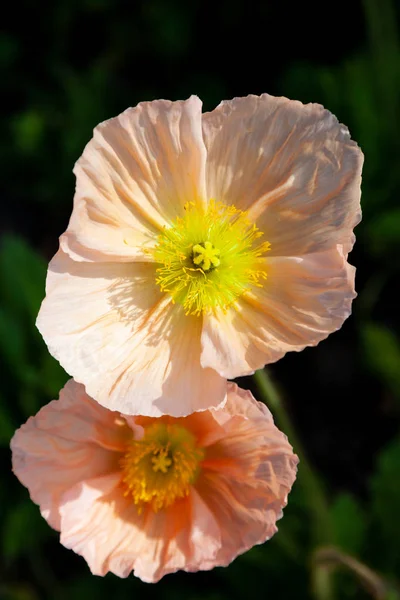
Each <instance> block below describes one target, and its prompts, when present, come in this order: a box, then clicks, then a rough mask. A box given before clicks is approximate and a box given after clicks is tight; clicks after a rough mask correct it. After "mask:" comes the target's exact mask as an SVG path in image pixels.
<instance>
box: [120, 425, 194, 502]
mask: <svg viewBox="0 0 400 600" xmlns="http://www.w3.org/2000/svg"><path fill="white" fill-rule="evenodd" d="M203 457H204V452H203V450H202V449H201V448H198V447H197V445H196V439H195V437H194V436H193V435H192V434H191V433H190V432H189V431H188V430H187V429H186V428H184V427H182V426H180V425H175V424H170V423H165V422H160V421H158V422H156V423H153V424H152V425H150V426H148V427H147V428H146V429H145V433H144V436H143V438H142V439H141V440H133V441H132V442H131V444H130V446H129V448H128V450H127V452H126V453H125V455H124V457H123V458H122V460H121V467H122V484H123V486H124V487H125V495H126V496H131V497H132V500H133V502H134V504H136V505H137V506H138V510H139V511H141V510H142V509H143V507H144V506H145V505H146V504H148V505H149V506H150V507H151V508H152V509H153V510H154V511H155V512H157V511H159V510H161V509H163V508H166V507H168V506H171V504H173V503H174V502H175V500H176V499H178V498H184V497H185V496H187V495H188V493H189V490H190V486H191V485H192V484H193V483H194V482H195V480H196V478H197V476H198V474H199V469H200V463H201V461H202V459H203Z"/></svg>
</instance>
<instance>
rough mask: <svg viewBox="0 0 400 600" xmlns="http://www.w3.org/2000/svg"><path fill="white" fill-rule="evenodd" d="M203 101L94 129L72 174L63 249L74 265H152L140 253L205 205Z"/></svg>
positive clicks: (136, 113) (128, 114)
mask: <svg viewBox="0 0 400 600" xmlns="http://www.w3.org/2000/svg"><path fill="white" fill-rule="evenodd" d="M205 160H206V150H205V147H204V142H203V138H202V131H201V101H200V100H199V98H197V97H196V96H192V97H191V98H189V100H186V101H183V102H170V101H167V100H156V101H153V102H142V103H140V104H138V106H136V107H135V108H128V110H126V111H125V112H123V113H122V114H121V115H119V116H118V117H115V118H114V119H110V120H108V121H105V122H104V123H101V124H100V125H98V126H97V127H96V128H95V130H94V136H93V139H92V140H91V141H90V142H89V143H88V145H87V146H86V148H85V150H84V153H83V155H82V157H81V158H80V159H79V160H78V162H77V164H76V166H75V169H74V172H75V175H76V177H77V184H76V194H75V199H74V210H73V213H72V217H71V221H70V223H69V226H68V229H67V231H66V233H65V234H64V235H63V236H62V238H61V247H62V249H63V250H64V251H65V252H67V253H68V254H69V255H70V256H71V257H72V258H74V259H75V260H89V261H107V260H118V261H132V260H141V261H142V260H150V259H151V257H150V256H149V254H147V253H146V252H145V248H146V247H148V246H152V245H154V243H155V239H156V236H157V234H158V232H159V231H160V230H161V229H162V228H163V227H164V226H165V225H167V224H168V223H169V222H171V221H172V220H173V219H175V217H176V216H177V215H179V214H181V213H182V211H183V205H184V204H186V203H187V202H188V201H191V202H195V201H197V200H198V201H201V202H203V201H204V199H205V196H204V185H205V179H204V170H205Z"/></svg>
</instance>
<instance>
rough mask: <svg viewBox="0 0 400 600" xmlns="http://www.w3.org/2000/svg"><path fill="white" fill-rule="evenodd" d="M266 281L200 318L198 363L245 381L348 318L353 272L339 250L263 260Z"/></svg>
mask: <svg viewBox="0 0 400 600" xmlns="http://www.w3.org/2000/svg"><path fill="white" fill-rule="evenodd" d="M266 263H267V272H268V279H267V281H266V283H265V284H264V287H262V288H255V289H254V291H252V293H251V294H250V293H247V294H246V295H245V296H243V297H242V298H241V299H240V300H239V301H238V302H237V306H236V310H235V309H234V308H232V309H230V310H229V311H227V312H226V313H223V312H222V311H219V312H218V313H216V314H214V315H207V316H206V317H205V318H204V325H203V332H202V337H201V341H202V348H203V352H202V355H201V363H202V365H203V366H204V367H207V366H211V365H212V366H213V368H214V369H216V370H217V371H218V373H220V374H221V375H222V376H223V377H227V378H234V377H238V376H240V375H248V374H250V373H252V372H254V370H256V369H260V368H261V367H263V366H264V365H265V364H268V363H271V362H274V361H276V360H278V359H279V358H281V357H282V356H283V355H284V354H285V353H286V352H288V351H290V350H296V351H299V350H303V349H304V348H305V347H306V346H315V345H316V344H318V342H320V341H321V340H323V339H324V338H326V337H327V336H328V335H329V334H330V333H331V332H333V331H336V330H337V329H339V328H340V327H341V326H342V324H343V321H344V320H345V319H346V318H347V317H348V316H349V315H350V313H351V302H352V299H353V298H354V297H355V295H356V294H355V291H354V274H355V269H354V268H353V267H352V266H351V265H349V264H348V263H347V262H346V260H345V257H344V256H343V252H342V249H341V247H338V248H336V249H335V250H331V251H327V252H321V253H316V254H309V255H306V256H303V257H301V258H294V257H291V258H281V257H272V258H268V259H266Z"/></svg>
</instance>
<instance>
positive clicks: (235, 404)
mask: <svg viewBox="0 0 400 600" xmlns="http://www.w3.org/2000/svg"><path fill="white" fill-rule="evenodd" d="M212 412H213V414H214V416H215V417H216V418H217V419H219V420H220V423H221V424H223V427H224V429H225V436H224V437H223V438H222V439H220V440H218V441H217V442H216V443H215V444H214V446H212V447H209V448H208V449H207V456H206V459H205V461H203V463H202V474H201V476H200V478H199V480H198V482H197V483H196V489H197V491H198V492H199V494H200V495H201V497H202V498H203V499H204V501H205V502H206V504H207V506H208V507H209V508H210V510H211V512H212V514H213V515H214V517H215V518H216V521H217V523H218V524H219V527H220V531H221V547H220V550H219V552H218V554H217V556H216V558H215V561H214V564H213V565H212V564H209V566H208V568H211V566H215V565H221V566H225V565H228V564H229V563H230V562H231V561H232V560H233V559H234V558H235V557H236V556H238V555H239V554H242V553H243V552H245V551H246V550H248V549H249V548H251V547H252V546H254V545H255V544H261V543H263V542H264V541H265V540H267V539H269V538H270V537H271V536H272V535H273V534H274V533H275V532H276V531H277V528H276V521H277V519H279V518H280V517H281V516H282V509H283V507H284V506H286V501H287V495H288V493H289V492H290V489H291V487H292V485H293V483H294V480H295V478H296V470H297V463H298V459H297V457H296V456H295V455H294V454H293V452H292V448H291V446H290V444H289V443H288V441H287V438H286V436H285V435H284V434H283V433H281V432H280V431H279V429H278V428H277V427H276V426H275V425H274V422H273V419H272V416H271V414H270V412H269V411H268V409H267V408H266V407H265V406H264V405H262V404H261V403H260V402H257V401H256V400H254V398H253V396H252V394H251V393H250V392H246V391H244V390H241V389H240V388H238V387H237V386H236V385H234V384H230V385H229V392H228V399H227V402H226V405H225V407H224V410H223V411H220V412H218V411H212ZM202 568H203V569H204V568H207V566H206V565H203V566H202Z"/></svg>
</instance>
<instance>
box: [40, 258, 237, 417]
mask: <svg viewBox="0 0 400 600" xmlns="http://www.w3.org/2000/svg"><path fill="white" fill-rule="evenodd" d="M37 326H38V328H39V330H40V332H41V334H42V335H43V337H44V339H45V340H46V342H47V344H48V346H49V350H50V352H51V353H52V354H53V355H54V356H55V357H56V358H57V360H59V362H60V363H61V365H62V366H63V367H64V368H65V369H66V371H67V372H68V373H70V374H71V375H73V376H74V378H75V379H76V380H77V381H79V382H82V383H84V384H85V387H86V390H87V392H88V394H90V396H91V397H93V398H94V399H95V400H97V401H98V402H99V403H100V404H102V405H103V406H105V407H106V408H109V409H111V410H118V411H120V412H122V413H125V414H143V415H151V416H159V415H162V414H171V415H173V416H184V415H187V414H189V413H191V412H193V411H194V410H204V409H206V408H209V407H212V406H218V405H219V404H221V402H223V401H224V399H225V395H226V382H225V381H224V379H223V378H222V377H220V376H219V375H218V374H217V373H216V372H215V371H214V370H213V369H208V368H207V369H204V368H202V366H201V364H200V335H201V319H199V318H196V317H191V316H185V315H184V312H183V309H182V307H181V306H179V305H173V304H172V302H171V299H170V298H169V297H168V296H166V295H164V294H162V293H161V292H160V291H159V289H158V287H157V286H156V284H155V266H154V265H152V264H149V263H130V264H129V263H87V262H77V261H74V260H71V259H70V258H69V257H68V256H67V255H66V254H64V253H63V252H62V251H61V250H60V251H59V252H58V253H57V254H56V256H55V257H54V259H53V260H52V262H51V263H50V266H49V272H48V279H47V296H46V298H45V300H44V301H43V304H42V307H41V310H40V313H39V316H38V320H37Z"/></svg>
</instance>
